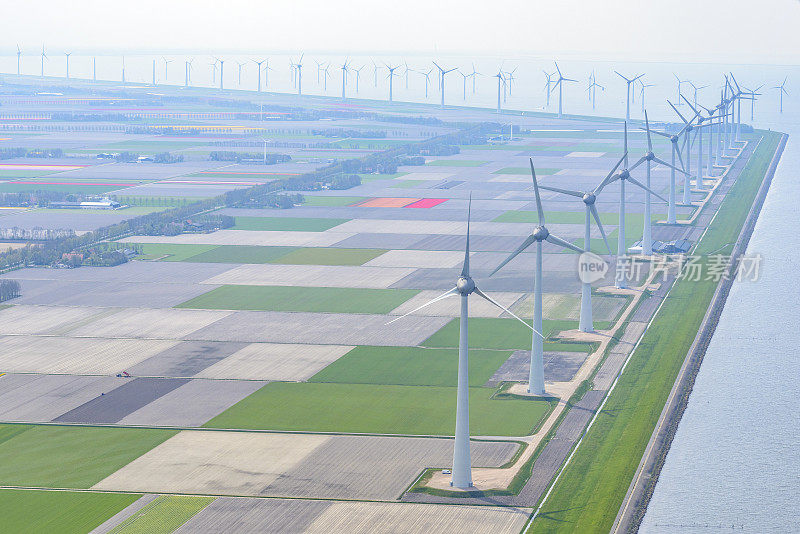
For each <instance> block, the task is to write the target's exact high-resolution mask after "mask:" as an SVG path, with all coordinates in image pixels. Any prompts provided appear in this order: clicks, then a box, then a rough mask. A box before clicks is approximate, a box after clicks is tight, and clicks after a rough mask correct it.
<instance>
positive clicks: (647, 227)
mask: <svg viewBox="0 0 800 534" xmlns="http://www.w3.org/2000/svg"><path fill="white" fill-rule="evenodd" d="M670 105H672V102H670ZM673 108H674V106H673ZM676 111H677V110H676ZM681 118H683V117H681ZM686 128H688V125H687V126H684V130H682V133H683V131H688V130H686ZM644 129H645V131H646V132H647V152H646V153H645V154H644V156H642V157H641V159H639V161H645V162H646V163H647V167H646V174H645V177H646V179H645V186H646V187H647V189H646V190H645V197H644V224H643V227H642V254H643V255H645V256H652V255H653V234H652V221H651V213H650V193H651V191H652V190H651V189H650V172H651V171H652V165H653V162H656V163H658V164H661V165H664V166H665V167H669V168H670V171H671V178H670V182H669V201H666V200H665V202H667V204H668V205H669V207H668V208H667V211H668V215H667V222H669V223H670V224H675V171H678V172H682V173H684V174H686V178H685V180H684V188H687V187H689V174H688V173H687V172H686V171H684V170H682V169H683V159H681V169H679V168H677V167H676V166H675V153H676V152H677V153H678V155H680V151H678V150H677V149H678V146H677V138H678V136H677V135H676V136H675V138H676V141H675V143H673V145H672V146H673V150H672V164H669V163H667V162H666V161H664V160H663V159H659V158H657V157H656V155H655V154H654V153H653V140H652V138H651V137H650V121H649V120H648V119H647V111H645V112H644ZM670 140H671V138H670ZM637 164H638V162H637ZM656 196H658V197H659V198H661V199H662V200H664V199H663V197H661V196H659V195H656Z"/></svg>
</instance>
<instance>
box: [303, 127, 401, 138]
mask: <svg viewBox="0 0 800 534" xmlns="http://www.w3.org/2000/svg"><path fill="white" fill-rule="evenodd" d="M311 135H320V136H322V137H351V138H353V139H379V138H385V137H386V130H354V129H345V128H327V129H324V130H311Z"/></svg>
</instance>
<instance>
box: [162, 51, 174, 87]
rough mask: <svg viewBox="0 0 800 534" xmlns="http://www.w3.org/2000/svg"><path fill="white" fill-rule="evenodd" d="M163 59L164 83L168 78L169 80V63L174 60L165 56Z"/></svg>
mask: <svg viewBox="0 0 800 534" xmlns="http://www.w3.org/2000/svg"><path fill="white" fill-rule="evenodd" d="M161 59H162V60H163V61H164V83H167V80H169V64H170V63H172V60H171V59H167V58H165V57H163V56H162V57H161Z"/></svg>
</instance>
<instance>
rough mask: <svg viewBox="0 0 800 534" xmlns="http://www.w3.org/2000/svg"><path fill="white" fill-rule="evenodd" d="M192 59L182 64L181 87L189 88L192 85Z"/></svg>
mask: <svg viewBox="0 0 800 534" xmlns="http://www.w3.org/2000/svg"><path fill="white" fill-rule="evenodd" d="M193 61H194V58H192V59H190V60H188V61H184V62H183V86H184V87H189V84H190V83H192V62H193Z"/></svg>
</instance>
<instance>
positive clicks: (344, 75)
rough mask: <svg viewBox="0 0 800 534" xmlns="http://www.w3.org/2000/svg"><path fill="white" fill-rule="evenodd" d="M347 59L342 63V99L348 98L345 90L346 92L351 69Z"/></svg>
mask: <svg viewBox="0 0 800 534" xmlns="http://www.w3.org/2000/svg"><path fill="white" fill-rule="evenodd" d="M347 61H348V60H347V59H345V60H344V63H342V66H341V69H342V100H346V98H347V96H346V95H345V92H344V89H345V86H346V85H347V71H348V70H349V69H350V67H349V65H348V64H347Z"/></svg>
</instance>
